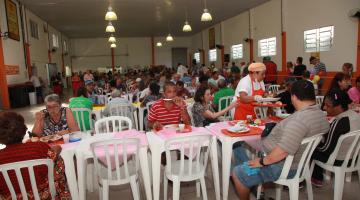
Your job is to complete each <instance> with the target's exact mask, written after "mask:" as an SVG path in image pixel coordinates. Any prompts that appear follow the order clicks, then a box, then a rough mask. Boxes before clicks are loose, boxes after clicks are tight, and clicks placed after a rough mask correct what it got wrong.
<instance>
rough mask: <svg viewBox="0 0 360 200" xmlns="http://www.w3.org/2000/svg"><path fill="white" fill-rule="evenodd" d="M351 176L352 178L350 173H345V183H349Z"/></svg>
mask: <svg viewBox="0 0 360 200" xmlns="http://www.w3.org/2000/svg"><path fill="white" fill-rule="evenodd" d="M351 176H352V172H348V173H346V178H345V181H346V182H347V183H351Z"/></svg>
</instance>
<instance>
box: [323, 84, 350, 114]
mask: <svg viewBox="0 0 360 200" xmlns="http://www.w3.org/2000/svg"><path fill="white" fill-rule="evenodd" d="M325 99H327V100H329V101H330V102H331V104H332V105H333V106H334V107H335V106H339V105H340V106H341V107H342V108H343V109H344V111H346V110H348V109H349V104H351V102H352V101H351V99H350V97H349V95H348V94H347V92H345V91H343V90H339V89H331V90H329V91H328V92H327V93H326V95H325Z"/></svg>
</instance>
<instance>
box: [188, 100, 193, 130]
mask: <svg viewBox="0 0 360 200" xmlns="http://www.w3.org/2000/svg"><path fill="white" fill-rule="evenodd" d="M193 106H194V104H191V105H188V106H187V112H188V114H189V117H190V122H191V125H193V124H194V117H193V113H192V108H193Z"/></svg>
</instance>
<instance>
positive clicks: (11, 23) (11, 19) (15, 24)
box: [5, 0, 20, 41]
mask: <svg viewBox="0 0 360 200" xmlns="http://www.w3.org/2000/svg"><path fill="white" fill-rule="evenodd" d="M5 8H6V21H7V26H8V32H9V38H11V39H14V40H17V41H20V32H19V21H18V15H17V6H16V4H15V3H14V2H13V1H11V0H5Z"/></svg>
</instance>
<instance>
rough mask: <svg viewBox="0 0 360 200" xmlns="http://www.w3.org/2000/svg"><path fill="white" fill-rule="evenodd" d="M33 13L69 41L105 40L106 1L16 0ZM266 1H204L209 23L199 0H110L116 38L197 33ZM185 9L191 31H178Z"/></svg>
mask: <svg viewBox="0 0 360 200" xmlns="http://www.w3.org/2000/svg"><path fill="white" fill-rule="evenodd" d="M19 1H20V2H21V3H22V4H24V5H25V6H26V7H27V8H28V9H29V10H31V11H32V12H33V13H35V14H36V15H38V16H39V17H41V18H42V19H44V20H45V21H47V22H49V24H51V25H52V26H54V27H55V28H57V29H58V30H60V31H61V32H63V33H65V35H67V36H68V37H71V38H89V37H106V36H107V34H105V27H106V24H107V22H106V21H105V20H104V16H105V13H106V10H107V7H108V5H109V0H19ZM266 1H268V0H207V7H208V9H209V11H210V13H211V14H212V17H213V21H211V22H206V23H205V22H201V21H200V17H201V14H202V11H203V8H204V2H203V0H110V4H111V5H112V7H113V10H114V11H115V12H116V14H117V16H118V20H117V21H115V22H114V23H113V24H114V26H115V29H116V34H115V35H116V36H122V37H144V36H164V35H167V33H168V32H169V29H170V32H171V33H172V34H173V35H175V36H187V35H192V34H193V33H197V32H199V31H201V30H203V29H205V28H207V27H210V26H212V25H214V24H216V23H218V22H220V21H222V20H224V19H227V18H230V17H233V16H235V15H238V14H239V13H241V12H243V11H245V10H248V9H249V8H253V7H255V6H257V5H259V4H261V3H264V2H266ZM185 7H186V9H187V11H188V20H189V22H190V24H191V27H192V29H193V31H192V32H190V33H184V32H182V26H183V24H184V21H185Z"/></svg>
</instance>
